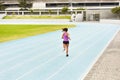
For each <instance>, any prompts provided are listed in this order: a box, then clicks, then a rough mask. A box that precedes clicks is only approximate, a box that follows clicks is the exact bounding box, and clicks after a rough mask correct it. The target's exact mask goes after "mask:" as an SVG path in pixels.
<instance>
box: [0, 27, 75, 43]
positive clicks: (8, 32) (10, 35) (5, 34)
mask: <svg viewBox="0 0 120 80" xmlns="http://www.w3.org/2000/svg"><path fill="white" fill-rule="evenodd" d="M74 26H75V25H0V42H5V41H9V40H15V39H20V38H25V37H28V36H34V35H38V34H44V33H47V32H52V31H55V30H61V29H62V28H64V27H67V28H70V27H74Z"/></svg>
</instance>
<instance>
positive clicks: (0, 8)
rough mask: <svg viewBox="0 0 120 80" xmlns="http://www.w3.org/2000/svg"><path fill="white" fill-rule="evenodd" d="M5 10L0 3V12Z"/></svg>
mask: <svg viewBox="0 0 120 80" xmlns="http://www.w3.org/2000/svg"><path fill="white" fill-rule="evenodd" d="M2 10H5V6H4V5H3V2H0V11H2Z"/></svg>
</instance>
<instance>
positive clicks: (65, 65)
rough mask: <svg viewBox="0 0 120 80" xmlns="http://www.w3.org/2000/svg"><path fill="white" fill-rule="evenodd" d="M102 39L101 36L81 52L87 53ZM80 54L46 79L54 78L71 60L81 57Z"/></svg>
mask: <svg viewBox="0 0 120 80" xmlns="http://www.w3.org/2000/svg"><path fill="white" fill-rule="evenodd" d="M101 40H102V39H101V38H100V39H99V40H97V41H96V42H95V43H94V44H92V45H90V46H88V47H87V48H86V49H85V50H84V51H83V52H81V53H85V52H86V51H87V50H88V49H89V48H91V47H93V46H95V44H97V43H98V42H99V41H101ZM80 55H82V54H80ZM80 55H77V56H76V57H75V58H73V59H72V60H71V61H70V62H68V63H66V64H65V65H63V66H62V67H61V68H60V69H59V70H57V71H56V72H55V73H53V74H52V75H50V76H49V77H48V78H47V79H45V80H50V79H51V78H53V77H54V76H55V75H57V74H58V73H59V72H60V71H62V70H63V69H64V68H65V67H66V66H67V65H69V64H70V63H71V62H73V61H74V60H76V59H77V58H79V56H80Z"/></svg>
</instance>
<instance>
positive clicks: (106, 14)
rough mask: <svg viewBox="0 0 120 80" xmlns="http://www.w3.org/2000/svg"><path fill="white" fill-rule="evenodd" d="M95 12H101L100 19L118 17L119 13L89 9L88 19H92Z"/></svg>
mask: <svg viewBox="0 0 120 80" xmlns="http://www.w3.org/2000/svg"><path fill="white" fill-rule="evenodd" d="M93 14H100V19H117V15H115V14H113V13H112V12H111V10H87V11H86V20H87V21H90V18H91V17H92V15H93Z"/></svg>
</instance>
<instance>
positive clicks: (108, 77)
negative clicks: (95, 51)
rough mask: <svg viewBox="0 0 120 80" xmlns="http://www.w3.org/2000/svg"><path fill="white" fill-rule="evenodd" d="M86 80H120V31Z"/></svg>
mask: <svg viewBox="0 0 120 80" xmlns="http://www.w3.org/2000/svg"><path fill="white" fill-rule="evenodd" d="M84 80H120V31H119V32H118V34H117V35H116V37H115V38H114V39H113V41H112V42H111V43H110V45H109V46H108V47H107V49H106V50H105V51H104V53H103V55H102V56H101V57H100V58H99V60H98V61H97V62H96V63H95V65H94V66H93V68H92V69H91V70H90V72H89V73H88V75H87V76H86V77H85V79H84Z"/></svg>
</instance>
